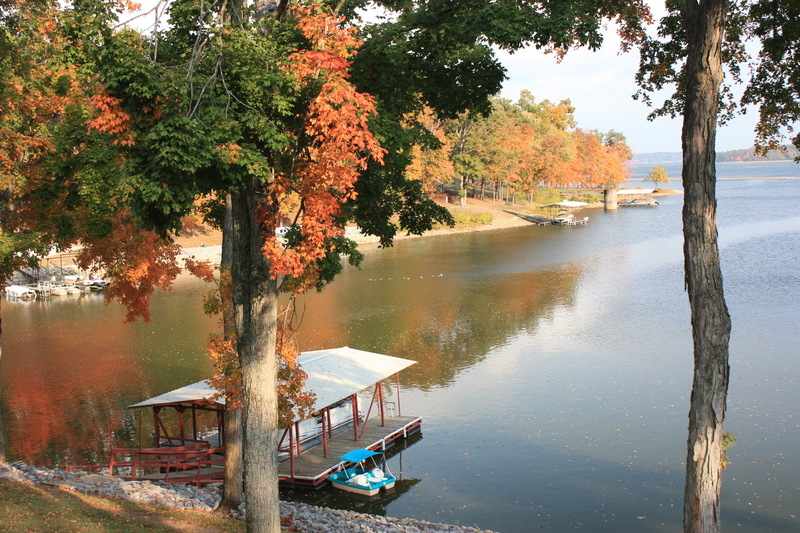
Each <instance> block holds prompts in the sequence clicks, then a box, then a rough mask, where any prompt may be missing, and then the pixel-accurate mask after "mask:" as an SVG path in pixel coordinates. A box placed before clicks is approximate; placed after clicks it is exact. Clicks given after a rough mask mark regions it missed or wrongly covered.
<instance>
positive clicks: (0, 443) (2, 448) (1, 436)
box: [0, 318, 6, 463]
mask: <svg viewBox="0 0 800 533" xmlns="http://www.w3.org/2000/svg"><path fill="white" fill-rule="evenodd" d="M2 339H3V319H2V318H0V359H2V356H3V344H2ZM5 462H6V437H5V433H3V388H2V387H0V463H5Z"/></svg>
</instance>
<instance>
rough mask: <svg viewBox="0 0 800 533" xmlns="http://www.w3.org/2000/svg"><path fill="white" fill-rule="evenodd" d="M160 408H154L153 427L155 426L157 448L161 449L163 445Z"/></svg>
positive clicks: (154, 434)
mask: <svg viewBox="0 0 800 533" xmlns="http://www.w3.org/2000/svg"><path fill="white" fill-rule="evenodd" d="M160 411H161V408H160V407H153V426H155V431H154V432H153V437H154V438H155V442H154V445H155V447H156V448H158V447H159V444H160V443H161V429H160V427H159V426H160V422H161V420H160V416H161V415H160Z"/></svg>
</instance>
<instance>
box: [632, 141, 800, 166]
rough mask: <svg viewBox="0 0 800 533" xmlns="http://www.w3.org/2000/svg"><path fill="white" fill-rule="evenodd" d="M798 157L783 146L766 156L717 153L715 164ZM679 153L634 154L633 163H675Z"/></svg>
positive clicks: (792, 149) (795, 151)
mask: <svg viewBox="0 0 800 533" xmlns="http://www.w3.org/2000/svg"><path fill="white" fill-rule="evenodd" d="M798 157H800V150H798V149H797V148H795V147H794V146H789V145H785V146H784V150H771V151H770V152H769V153H767V155H766V156H763V155H757V154H756V153H755V150H754V149H753V148H742V149H740V150H729V151H727V152H719V153H717V163H736V162H749V161H790V160H792V159H796V158H798ZM680 160H681V153H680V152H650V153H646V154H635V155H634V156H633V159H632V161H633V162H634V163H675V162H680Z"/></svg>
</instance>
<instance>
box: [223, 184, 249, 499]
mask: <svg viewBox="0 0 800 533" xmlns="http://www.w3.org/2000/svg"><path fill="white" fill-rule="evenodd" d="M232 202H233V201H232V199H231V195H230V194H227V195H226V196H225V222H224V225H223V228H222V261H221V264H220V272H221V273H223V272H225V273H228V274H229V273H230V269H231V263H232V262H233V255H234V253H233V252H234V247H233V241H234V238H233V237H234V236H233V211H232V210H233V203H232ZM222 283H225V277H224V276H223V281H222ZM228 289H229V288H228V287H224V286H223V287H222V295H221V296H222V299H223V302H222V303H223V312H222V330H223V336H224V339H225V340H231V339H232V338H235V336H236V324H235V319H234V316H233V302H232V301H230V292H229V290H228ZM239 363H240V364H241V361H239ZM243 482H244V464H243V458H242V410H241V409H233V408H232V407H231V405H230V402H228V407H227V409H226V410H225V482H224V484H223V486H222V501H221V502H220V506H221V507H222V508H224V509H235V508H237V507H239V505H240V504H241V503H242V502H243V501H244V485H243Z"/></svg>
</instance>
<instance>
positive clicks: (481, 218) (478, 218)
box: [475, 213, 494, 226]
mask: <svg viewBox="0 0 800 533" xmlns="http://www.w3.org/2000/svg"><path fill="white" fill-rule="evenodd" d="M492 220H494V217H493V216H492V215H491V214H490V213H478V214H477V215H475V223H476V224H480V225H481V226H484V225H486V224H491V223H492Z"/></svg>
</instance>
